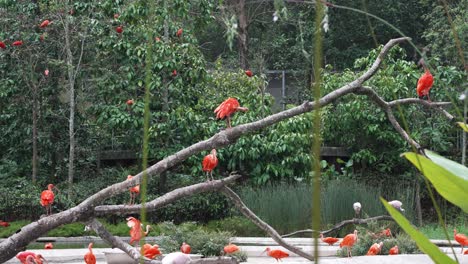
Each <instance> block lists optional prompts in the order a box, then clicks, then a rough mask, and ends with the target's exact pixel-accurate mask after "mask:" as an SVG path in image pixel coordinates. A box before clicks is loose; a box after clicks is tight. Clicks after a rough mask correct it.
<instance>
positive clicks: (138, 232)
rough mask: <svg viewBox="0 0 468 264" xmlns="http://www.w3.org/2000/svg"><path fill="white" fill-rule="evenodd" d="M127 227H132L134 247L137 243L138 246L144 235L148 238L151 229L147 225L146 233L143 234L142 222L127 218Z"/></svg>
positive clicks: (131, 237) (131, 242)
mask: <svg viewBox="0 0 468 264" xmlns="http://www.w3.org/2000/svg"><path fill="white" fill-rule="evenodd" d="M127 226H128V227H130V245H132V244H133V242H137V243H136V245H138V242H140V240H141V238H142V237H143V235H144V236H147V235H148V233H149V231H150V228H151V226H150V225H147V226H146V231H145V232H143V228H142V224H141V222H140V220H138V219H136V218H135V217H128V218H127Z"/></svg>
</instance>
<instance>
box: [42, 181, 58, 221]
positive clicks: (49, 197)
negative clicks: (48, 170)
mask: <svg viewBox="0 0 468 264" xmlns="http://www.w3.org/2000/svg"><path fill="white" fill-rule="evenodd" d="M53 188H55V186H54V185H53V184H49V185H47V190H44V191H42V193H41V205H42V206H44V207H45V208H46V214H47V215H51V214H52V204H53V203H54V199H55V194H54V192H53V191H52V189H53Z"/></svg>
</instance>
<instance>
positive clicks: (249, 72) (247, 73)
mask: <svg viewBox="0 0 468 264" xmlns="http://www.w3.org/2000/svg"><path fill="white" fill-rule="evenodd" d="M245 74H246V75H247V76H249V77H252V76H253V73H252V71H251V70H246V71H245Z"/></svg>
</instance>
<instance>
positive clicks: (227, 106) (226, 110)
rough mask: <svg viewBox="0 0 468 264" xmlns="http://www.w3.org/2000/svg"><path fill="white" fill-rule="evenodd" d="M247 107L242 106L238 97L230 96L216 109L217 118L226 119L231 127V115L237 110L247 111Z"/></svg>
mask: <svg viewBox="0 0 468 264" xmlns="http://www.w3.org/2000/svg"><path fill="white" fill-rule="evenodd" d="M248 110H249V109H248V108H247V107H242V106H240V104H239V101H237V99H236V98H232V97H229V98H228V99H226V100H225V101H224V102H222V103H221V104H220V105H219V106H218V107H216V109H215V110H214V112H215V114H216V118H217V119H225V118H226V124H227V127H228V128H231V116H232V115H233V114H234V113H235V112H237V111H242V112H247V111H248Z"/></svg>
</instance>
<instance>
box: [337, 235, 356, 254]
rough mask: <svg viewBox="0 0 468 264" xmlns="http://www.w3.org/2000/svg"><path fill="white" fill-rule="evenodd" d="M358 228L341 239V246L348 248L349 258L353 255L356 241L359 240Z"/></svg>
mask: <svg viewBox="0 0 468 264" xmlns="http://www.w3.org/2000/svg"><path fill="white" fill-rule="evenodd" d="M357 233H358V232H357V230H354V233H352V234H347V235H346V236H345V237H344V238H343V240H341V243H340V248H342V247H345V248H346V249H347V255H348V258H350V257H352V255H351V249H352V248H353V245H354V243H356V241H357V240H358V235H357Z"/></svg>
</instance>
